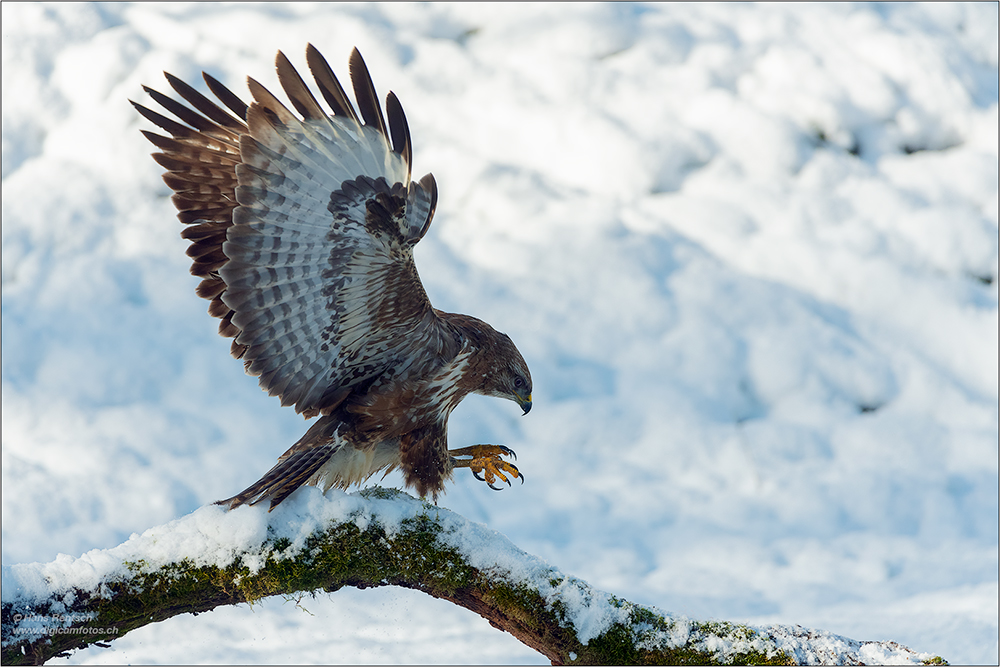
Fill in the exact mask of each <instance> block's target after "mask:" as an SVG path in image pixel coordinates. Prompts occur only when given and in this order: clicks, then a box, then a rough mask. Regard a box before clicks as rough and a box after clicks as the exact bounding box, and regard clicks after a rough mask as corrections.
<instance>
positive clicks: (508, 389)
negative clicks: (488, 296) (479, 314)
mask: <svg viewBox="0 0 1000 667" xmlns="http://www.w3.org/2000/svg"><path fill="white" fill-rule="evenodd" d="M494 351H495V353H496V356H495V363H494V364H493V368H492V369H491V372H490V373H489V374H488V375H487V376H486V378H484V387H483V390H482V391H481V392H480V393H483V394H485V395H487V396H496V397H497V398H506V399H508V400H511V401H514V402H515V403H517V404H518V405H519V406H521V409H522V410H524V414H528V411H529V410H531V372H530V371H528V364H526V363H525V362H524V357H522V356H521V353H520V352H519V351H518V349H517V347H515V346H514V341H512V340H511V339H510V336H508V335H507V334H504V333H499V332H497V337H496V341H495V350H494Z"/></svg>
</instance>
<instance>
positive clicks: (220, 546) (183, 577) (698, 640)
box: [2, 487, 947, 664]
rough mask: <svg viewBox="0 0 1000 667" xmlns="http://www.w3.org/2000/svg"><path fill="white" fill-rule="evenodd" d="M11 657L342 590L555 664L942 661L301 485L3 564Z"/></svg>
mask: <svg viewBox="0 0 1000 667" xmlns="http://www.w3.org/2000/svg"><path fill="white" fill-rule="evenodd" d="M3 579H4V581H3V605H2V645H3V663H4V664H23V663H36V664H40V663H43V662H45V661H46V660H48V659H50V658H52V657H56V656H63V655H66V654H67V652H68V651H72V650H73V649H77V648H83V647H86V646H88V645H91V644H98V645H101V646H104V645H106V644H105V642H108V641H112V640H114V639H117V638H118V637H121V636H123V635H125V634H127V633H128V632H130V631H131V630H134V629H135V628H139V627H142V626H144V625H146V624H148V623H154V622H157V621H162V620H165V619H167V618H170V617H172V616H176V615H178V614H183V613H198V612H203V611H209V610H211V609H214V608H215V607H218V606H220V605H227V604H239V603H243V602H248V603H251V604H252V603H254V602H256V601H258V600H261V599H262V598H264V597H267V596H271V595H285V596H294V595H295V594H297V593H302V592H316V591H329V592H332V591H336V590H338V589H340V588H341V587H343V586H355V587H357V588H368V587H373V586H403V587H406V588H413V589H416V590H420V591H423V592H425V593H428V594H429V595H433V596H434V597H438V598H443V599H446V600H450V601H451V602H454V603H455V604H458V605H461V606H462V607H465V608H466V609H469V610H471V611H474V612H475V613H477V614H479V615H480V616H482V617H484V618H486V619H487V620H489V621H490V623H491V624H492V625H493V626H495V627H497V628H499V629H501V630H505V631H507V632H510V633H511V634H512V635H514V636H515V637H517V638H518V639H519V640H521V641H522V642H523V643H524V644H526V645H528V646H530V647H531V648H533V649H535V650H537V651H538V652H540V653H541V654H543V655H544V656H545V657H547V658H549V659H550V660H551V661H552V662H553V663H554V664H571V663H575V664H595V663H600V664H637V663H645V664H650V663H659V664H664V663H671V664H682V663H698V664H725V663H751V664H799V663H825V664H837V663H839V664H865V663H873V662H874V663H883V664H884V663H886V662H912V663H919V662H924V663H934V662H937V663H939V664H947V663H944V661H942V660H941V659H940V658H938V657H936V656H932V655H930V654H918V653H916V652H914V651H912V650H910V649H907V648H905V647H903V646H900V645H898V644H895V643H894V642H858V641H854V640H851V639H846V638H844V637H839V636H836V635H832V634H829V633H826V632H820V631H811V630H806V629H804V628H801V627H798V626H795V627H787V626H767V627H750V626H745V625H738V624H734V623H727V622H700V621H693V620H690V619H687V618H683V617H680V616H674V615H671V614H666V613H664V612H661V611H659V610H656V609H654V608H651V607H644V606H641V605H637V604H633V603H631V602H628V601H626V600H622V599H620V598H617V597H615V596H612V595H609V594H607V593H604V592H602V591H599V590H596V589H594V588H592V587H591V586H590V585H588V584H587V583H586V582H584V581H581V580H579V579H576V578H573V577H568V576H566V575H564V574H563V573H561V572H559V571H558V570H557V569H555V568H553V567H551V566H549V565H548V564H546V563H544V562H543V561H541V560H540V559H538V558H535V557H534V556H531V555H529V554H526V553H524V552H523V551H521V550H520V549H518V548H517V547H515V546H514V545H513V544H512V543H511V542H510V541H509V540H507V539H506V538H505V537H504V536H503V535H500V534H499V533H497V532H495V531H492V530H490V529H488V528H486V527H484V526H482V525H479V524H475V523H472V522H470V521H468V520H467V519H465V518H463V517H461V516H459V515H457V514H455V513H454V512H451V511H449V510H447V509H443V508H439V507H436V506H434V505H430V504H428V503H425V502H423V501H419V500H416V499H414V498H412V497H411V496H408V495H407V494H405V493H403V492H400V491H395V490H387V489H382V488H378V487H375V488H372V489H367V490H365V491H362V492H360V493H355V494H350V495H348V494H337V492H335V491H334V492H330V493H329V494H328V496H323V495H322V494H320V493H319V492H318V490H316V489H314V488H312V489H304V490H303V491H302V492H300V493H299V494H297V498H293V499H290V500H288V501H286V502H285V503H283V504H282V505H280V506H279V507H278V508H277V509H276V510H275V511H274V512H273V513H270V514H268V513H267V512H265V511H264V510H263V508H262V507H256V508H249V507H242V508H239V509H237V510H234V511H233V512H226V511H225V510H223V509H222V508H220V507H217V506H208V507H203V508H201V509H199V510H197V511H196V512H194V513H192V514H191V515H189V516H187V517H184V518H182V519H178V520H177V521H173V522H170V523H168V524H166V525H164V526H160V527H157V528H153V529H150V530H148V531H146V533H144V534H143V535H142V536H138V537H136V536H133V538H132V539H130V540H129V541H128V542H126V543H124V544H122V545H120V546H118V547H115V548H114V549H108V550H95V551H91V552H89V553H87V554H84V555H83V556H82V557H81V558H78V559H73V558H69V557H66V556H60V558H58V559H56V560H55V561H53V562H52V563H31V564H25V565H14V566H12V567H9V568H7V567H5V568H4V573H3Z"/></svg>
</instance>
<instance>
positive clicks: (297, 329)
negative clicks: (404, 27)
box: [132, 44, 531, 510]
mask: <svg viewBox="0 0 1000 667" xmlns="http://www.w3.org/2000/svg"><path fill="white" fill-rule="evenodd" d="M306 62H307V63H308V65H309V69H310V71H311V73H312V76H313V78H314V79H315V81H316V85H317V86H318V88H319V91H320V93H321V94H322V97H323V99H324V100H325V101H326V103H327V104H328V105H329V107H330V109H331V110H332V112H333V113H332V115H330V114H327V112H326V111H325V110H324V109H323V108H322V107H321V106H320V104H319V103H318V102H317V100H316V98H315V97H314V96H313V95H312V93H311V92H310V90H309V88H308V87H307V85H306V84H305V82H304V81H303V80H302V78H301V77H300V76H299V74H298V72H296V70H295V68H294V67H292V65H291V63H290V62H289V61H288V59H287V58H286V57H285V56H284V54H282V53H281V52H280V51H279V52H278V56H277V63H276V64H277V70H278V80H279V82H280V83H281V87H282V88H283V89H284V91H285V94H286V95H287V96H288V99H289V100H290V101H291V104H292V107H294V109H295V111H296V112H297V114H296V113H293V112H292V111H291V110H289V109H288V108H287V107H285V106H284V105H283V104H282V103H281V102H279V101H278V99H277V98H276V97H274V95H272V94H271V93H270V92H269V91H268V90H267V89H265V88H264V87H263V86H261V85H260V84H259V83H257V82H256V81H254V80H253V79H252V78H248V79H247V83H248V86H249V88H250V94H251V95H252V96H253V102H252V103H251V104H250V105H249V106H248V105H247V104H246V103H244V102H243V101H242V100H241V99H240V98H239V97H238V96H236V95H235V94H234V93H233V92H231V91H230V90H229V89H228V88H226V87H225V86H223V85H222V84H221V83H219V82H218V81H217V80H216V79H214V78H213V77H211V76H210V75H208V74H203V76H204V79H205V83H206V84H207V86H208V89H209V90H210V91H211V93H212V94H213V95H215V97H216V98H218V103H217V102H213V101H212V100H210V99H209V98H208V97H206V96H204V95H202V94H201V93H199V92H197V91H196V90H195V89H194V88H192V87H191V86H190V85H188V84H186V83H184V82H183V81H181V80H180V79H178V78H177V77H175V76H172V75H170V74H166V73H165V74H166V77H167V81H168V82H169V83H170V86H171V88H173V90H174V91H175V92H176V93H177V94H178V95H180V97H182V98H183V99H184V100H185V101H186V102H187V103H188V104H189V105H190V106H186V105H184V104H183V103H181V102H178V101H176V100H175V99H173V98H171V97H168V96H167V95H164V94H162V93H159V92H157V91H155V90H153V89H151V88H149V87H146V86H144V87H143V88H144V90H145V91H146V92H147V93H148V94H149V95H150V96H151V97H152V99H153V100H154V101H155V102H156V103H157V104H159V105H160V106H162V107H163V108H164V109H165V110H166V111H168V112H169V113H171V114H173V115H174V116H175V117H176V118H177V119H178V120H180V121H182V122H177V120H172V119H170V118H167V117H166V116H163V115H161V114H160V113H158V112H156V111H153V110H151V109H149V108H147V107H144V106H142V105H141V104H136V103H135V102H132V104H133V105H134V106H135V108H136V109H137V110H138V111H139V113H140V114H142V115H143V116H144V117H145V118H146V119H148V120H149V121H151V122H152V123H154V124H155V125H157V126H159V127H160V128H162V129H163V130H165V131H166V132H167V133H168V134H169V135H170V136H169V137H167V136H161V135H159V134H155V133H153V132H146V131H143V134H144V135H145V136H146V138H147V139H149V140H150V141H151V142H152V143H153V144H154V145H155V146H156V147H157V148H158V149H159V150H160V151H161V152H158V153H154V154H153V159H154V160H156V162H158V163H159V164H160V165H161V166H162V167H163V168H164V169H166V173H165V174H164V175H163V179H164V181H166V183H167V185H168V186H169V187H170V188H171V189H173V191H174V193H175V194H174V195H173V202H174V204H175V205H176V207H177V210H178V218H180V221H181V222H182V223H184V224H185V225H186V226H185V228H184V230H183V232H182V233H181V236H182V237H184V238H185V239H188V240H189V241H190V242H191V245H190V247H189V248H188V251H187V254H188V255H189V256H190V257H191V258H192V259H193V264H192V266H191V273H193V274H194V275H196V276H198V277H200V278H202V281H201V283H200V284H199V285H198V287H197V293H198V295H199V296H201V297H203V298H205V299H208V300H209V301H211V305H210V306H209V309H208V312H209V313H210V314H211V315H213V316H215V317H217V318H219V319H220V320H221V323H220V325H219V333H220V334H221V335H223V336H227V337H230V338H232V339H233V342H232V354H233V356H234V357H236V358H237V359H242V360H243V363H244V365H245V368H246V371H247V373H249V374H250V375H256V376H258V377H259V378H260V386H261V388H262V389H264V390H266V391H267V392H268V394H270V395H272V396H278V397H279V398H280V399H281V404H282V405H294V406H295V410H296V411H297V412H299V413H302V414H303V415H304V416H305V417H306V418H307V419H308V418H313V417H319V419H317V421H316V422H315V423H314V424H313V425H312V427H311V428H310V429H309V430H308V431H307V432H306V434H305V435H304V436H302V438H301V439H300V440H299V441H298V442H296V443H295V444H294V445H292V446H291V447H290V448H289V449H288V451H286V452H285V453H284V454H282V455H281V457H280V458H279V459H278V462H277V463H276V464H275V465H274V467H273V468H271V469H270V470H269V471H267V473H265V474H264V476H263V477H261V478H260V480H258V481H257V482H255V483H254V484H252V485H251V486H249V487H248V488H247V489H246V490H245V491H243V492H241V493H239V494H237V495H235V496H233V497H232V498H228V499H226V500H222V501H219V503H220V504H225V505H229V507H230V508H234V507H237V506H239V505H242V504H250V505H253V504H255V503H257V502H260V501H262V500H264V499H265V498H270V501H271V504H270V509H272V510H273V509H274V508H275V507H276V506H277V505H278V504H279V503H280V502H281V501H282V500H284V499H285V498H286V497H288V495H289V494H290V493H292V492H293V491H295V489H297V488H298V487H299V486H302V485H303V484H314V485H317V486H320V487H321V488H322V489H323V491H324V492H325V491H326V490H327V489H329V488H330V487H333V486H336V487H340V488H346V487H348V486H349V485H351V484H361V483H363V482H364V481H365V480H367V479H368V478H369V477H370V476H371V475H373V474H374V473H376V472H379V471H385V473H388V472H389V471H391V470H394V469H396V468H400V469H401V470H402V472H403V475H404V477H405V481H406V485H407V486H409V487H413V488H414V489H415V490H416V491H417V493H419V494H420V495H421V496H427V495H430V496H431V497H432V498H433V499H435V500H436V499H437V496H438V494H440V493H442V492H443V490H444V484H445V482H446V481H447V480H448V479H449V478H450V477H451V476H452V472H453V470H454V469H455V468H470V469H471V471H472V473H473V475H475V476H476V477H477V478H478V479H480V480H484V481H485V482H486V483H487V484H489V486H490V487H491V488H494V489H496V488H497V487H495V486H493V482H494V481H496V480H497V478H499V479H500V480H503V481H504V482H506V483H507V484H508V485H510V480H509V479H508V478H507V475H510V476H511V477H514V478H520V479H521V481H522V483H523V482H524V476H523V475H522V474H521V473H520V472H519V471H518V469H517V467H516V466H514V465H513V464H512V463H510V462H508V461H506V460H504V459H503V458H502V457H504V456H511V455H513V452H512V451H511V450H509V449H508V448H506V447H504V446H502V445H474V446H472V447H465V448H462V449H455V450H450V451H449V450H448V416H449V415H450V413H451V411H452V410H454V409H455V406H457V405H458V403H459V402H460V401H461V400H462V399H463V398H464V397H465V396H466V395H468V394H469V393H478V394H484V395H487V396H498V397H500V398H506V399H509V400H512V401H514V402H516V403H517V404H518V405H519V406H520V407H521V409H522V410H524V413H525V414H527V412H528V410H530V409H531V374H530V373H529V372H528V366H527V364H525V362H524V359H523V358H522V357H521V354H520V352H518V350H517V348H516V347H515V346H514V343H513V342H512V341H511V339H510V338H509V337H508V336H507V335H506V334H503V333H500V332H498V331H496V330H495V329H493V327H491V326H490V325H489V324H487V323H486V322H483V321H481V320H478V319H476V318H474V317H470V316H468V315H459V314H455V313H445V312H442V311H440V310H437V309H436V308H434V307H433V306H431V303H430V300H429V299H428V298H427V293H426V292H425V291H424V288H423V285H422V284H421V282H420V277H419V276H418V275H417V268H416V265H415V264H414V261H413V247H414V246H415V245H416V244H417V242H418V241H420V239H421V238H423V236H424V235H425V234H426V233H427V229H428V227H429V226H430V224H431V219H432V218H433V217H434V209H435V205H436V203H437V186H436V184H435V181H434V177H433V176H432V175H431V174H428V175H426V176H424V177H423V178H421V179H420V180H419V181H413V180H411V179H410V164H411V158H412V144H411V142H410V132H409V128H408V126H407V123H406V117H405V116H404V115H403V108H402V106H400V103H399V100H398V99H396V96H395V95H394V94H393V93H391V92H390V93H389V95H388V96H387V98H386V103H385V111H386V113H385V115H383V112H382V107H381V105H380V104H379V101H378V97H377V96H376V94H375V88H374V86H373V85H372V81H371V77H370V75H369V73H368V68H367V66H366V65H365V62H364V60H363V59H362V58H361V54H360V53H359V52H358V50H357V49H354V51H353V52H352V53H351V57H350V73H351V82H352V84H353V88H354V96H355V98H356V100H357V105H358V106H357V108H358V111H360V115H359V113H358V111H355V107H354V105H353V104H351V102H350V100H349V99H348V97H347V95H346V94H345V92H344V89H343V88H342V87H341V85H340V82H339V81H338V80H337V77H336V76H335V75H334V73H333V71H332V70H331V69H330V66H329V64H327V61H326V60H325V59H324V58H323V56H322V55H320V53H319V51H317V50H316V49H315V48H314V47H313V46H312V45H311V44H310V45H308V46H307V48H306ZM219 103H221V106H220V104H219ZM480 473H481V474H482V475H483V476H480ZM505 473H506V475H505Z"/></svg>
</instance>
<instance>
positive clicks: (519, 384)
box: [514, 376, 524, 389]
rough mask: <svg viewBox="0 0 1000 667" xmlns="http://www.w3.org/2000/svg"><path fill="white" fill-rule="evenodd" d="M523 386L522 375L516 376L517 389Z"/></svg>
mask: <svg viewBox="0 0 1000 667" xmlns="http://www.w3.org/2000/svg"><path fill="white" fill-rule="evenodd" d="M523 386H524V380H523V379H521V377H520V376H518V377H516V378H514V388H515V389H520V388H521V387H523Z"/></svg>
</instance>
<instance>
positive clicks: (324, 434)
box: [215, 416, 344, 512]
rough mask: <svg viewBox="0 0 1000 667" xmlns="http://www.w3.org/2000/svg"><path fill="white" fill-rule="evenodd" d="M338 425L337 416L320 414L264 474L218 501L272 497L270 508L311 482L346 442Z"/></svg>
mask: <svg viewBox="0 0 1000 667" xmlns="http://www.w3.org/2000/svg"><path fill="white" fill-rule="evenodd" d="M339 425H340V420H338V419H335V418H332V417H329V416H325V417H321V418H320V419H319V421H317V422H316V423H315V424H313V425H312V427H311V428H310V429H309V430H308V431H306V434H305V435H304V436H302V437H301V438H300V439H299V441H298V442H296V443H295V444H294V445H292V446H291V447H290V448H289V449H288V451H287V452H285V453H284V454H282V455H281V458H279V459H278V462H277V463H276V464H274V467H273V468H271V469H270V470H268V471H267V472H266V473H265V474H264V476H263V477H261V478H260V479H259V480H257V481H256V482H254V483H253V484H251V485H250V486H248V487H247V488H246V489H244V490H243V491H241V492H240V493H238V494H236V495H235V496H233V497H232V498H226V499H225V500H219V501H217V502H216V503H215V504H216V505H228V506H229V509H235V508H237V507H239V506H240V505H256V504H257V503H259V502H261V501H262V500H264V499H265V498H270V499H271V507H270V508H269V509H268V511H269V512H270V511H271V510H273V509H274V508H275V507H277V506H278V505H279V504H281V501H282V500H284V499H285V498H287V497H288V496H289V495H291V494H292V492H293V491H295V490H296V489H297V488H299V487H300V486H302V485H303V484H305V483H306V482H308V481H309V479H310V478H311V477H312V476H313V475H314V474H316V472H317V471H318V470H319V469H320V468H322V467H323V464H324V463H326V462H327V461H329V460H330V457H331V456H333V455H334V454H335V453H336V452H337V451H338V450H339V449H340V448H342V447H343V446H344V443H343V441H342V440H341V439H340V438H338V437H337V436H336V432H337V427H338V426H339Z"/></svg>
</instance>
